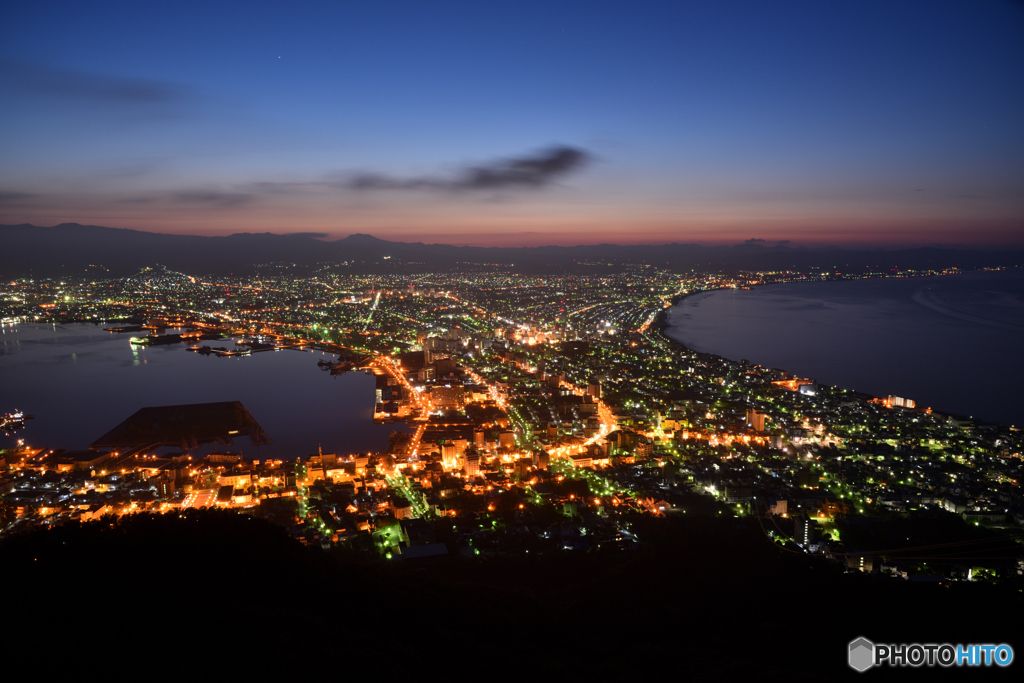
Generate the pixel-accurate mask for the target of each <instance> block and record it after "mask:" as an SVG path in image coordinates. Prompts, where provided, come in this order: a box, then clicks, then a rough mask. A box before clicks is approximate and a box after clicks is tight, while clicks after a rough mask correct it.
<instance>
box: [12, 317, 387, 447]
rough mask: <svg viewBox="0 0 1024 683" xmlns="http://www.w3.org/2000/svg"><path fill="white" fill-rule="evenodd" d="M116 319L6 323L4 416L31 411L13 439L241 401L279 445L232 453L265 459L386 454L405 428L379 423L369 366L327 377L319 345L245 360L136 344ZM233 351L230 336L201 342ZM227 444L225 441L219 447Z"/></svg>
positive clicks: (244, 441)
mask: <svg viewBox="0 0 1024 683" xmlns="http://www.w3.org/2000/svg"><path fill="white" fill-rule="evenodd" d="M110 326H111V325H109V324H107V325H103V324H101V325H99V326H94V325H83V324H74V325H70V324H69V325H63V326H60V325H17V326H15V327H11V326H3V327H0V413H7V412H13V411H14V410H23V411H24V412H25V413H26V414H29V415H34V419H32V420H28V421H27V422H26V427H25V428H24V429H21V430H19V431H17V432H14V433H13V434H12V435H11V436H9V437H5V436H3V434H2V433H0V447H11V446H13V445H14V444H15V442H16V441H17V439H25V441H26V443H28V444H30V445H36V446H43V447H47V448H66V449H68V450H72V449H82V448H87V447H88V446H89V444H91V443H92V442H93V441H95V440H96V439H98V438H99V437H101V436H103V435H104V434H106V433H107V432H108V431H110V430H111V429H113V428H114V427H116V426H117V425H118V424H120V423H121V422H122V421H123V420H125V419H127V418H128V417H129V416H131V415H132V414H133V413H135V411H137V410H139V409H140V408H143V407H147V406H163V405H177V404H183V403H213V402H219V401H240V402H241V403H242V405H244V406H245V407H246V408H247V409H248V410H249V413H250V414H251V415H252V416H253V418H254V419H255V420H256V422H258V423H259V425H260V426H261V427H262V428H263V431H264V432H266V434H267V436H268V437H270V439H272V440H273V441H274V443H273V444H269V445H262V446H259V447H256V446H253V445H252V444H251V443H250V442H249V439H248V438H247V437H242V438H238V439H235V440H234V442H233V443H232V444H231V446H230V447H229V448H228V450H230V451H232V452H239V451H241V452H242V453H244V454H245V455H250V456H252V457H260V458H294V457H296V456H302V457H305V456H307V455H310V454H312V453H316V452H317V448H318V447H321V446H322V447H323V450H324V452H325V453H330V452H336V453H339V454H342V455H345V454H349V453H355V452H361V451H381V450H385V449H386V448H387V446H388V436H389V435H390V434H391V432H392V431H393V430H394V429H400V430H403V431H406V430H405V425H386V424H385V425H379V424H374V422H373V407H374V399H375V393H374V390H375V386H376V385H375V381H374V378H373V377H372V376H368V375H366V374H364V373H363V372H349V373H346V374H344V375H338V376H333V377H332V376H331V374H330V373H329V372H326V371H323V370H320V369H319V367H318V366H317V361H318V360H320V359H325V358H326V359H332V358H334V356H332V355H331V354H325V353H322V352H320V351H315V352H312V351H308V350H306V351H300V350H291V349H288V350H281V351H267V352H261V353H254V354H252V355H250V356H242V357H217V356H213V355H211V356H203V355H200V354H197V353H194V352H191V351H188V350H187V346H189V345H188V344H171V345H168V346H154V347H133V346H132V345H131V344H129V341H128V340H129V339H130V338H131V336H132V335H131V334H123V333H112V332H106V331H104V330H103V327H110ZM202 343H204V344H207V345H209V346H225V347H227V348H234V340H232V339H224V340H219V341H206V342H202ZM221 449H222V450H224V447H223V446H222V447H221Z"/></svg>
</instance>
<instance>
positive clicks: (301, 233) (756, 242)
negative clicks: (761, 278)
mask: <svg viewBox="0 0 1024 683" xmlns="http://www.w3.org/2000/svg"><path fill="white" fill-rule="evenodd" d="M72 226H75V227H82V228H99V229H102V230H119V231H126V232H135V233H145V234H150V235H162V236H167V237H201V238H229V237H244V236H261V235H262V236H272V237H306V238H309V239H313V240H316V241H319V242H323V243H325V244H336V243H338V242H344V241H346V240H349V239H352V238H369V239H370V240H373V241H375V242H382V243H385V244H396V245H401V244H405V245H423V246H446V247H456V248H471V249H574V248H580V247H659V246H686V247H703V248H716V247H718V248H729V247H744V246H747V247H761V248H765V249H791V250H808V251H825V250H844V251H863V250H868V249H877V250H882V251H907V250H914V249H950V250H969V251H1004V250H1007V249H1009V250H1024V245H995V244H965V243H942V242H919V243H900V244H881V243H859V244H855V245H844V244H842V243H822V244H798V243H794V241H793V240H792V239H785V240H770V239H762V238H748V239H746V240H743V241H739V242H733V241H728V242H726V241H723V242H706V241H704V242H702V241H685V242H683V241H678V240H671V241H669V240H666V241H646V242H608V241H601V242H586V243H575V244H553V243H550V244H538V245H533V246H527V245H507V244H506V245H495V244H491V245H487V244H480V243H469V242H462V243H459V242H441V241H424V240H423V239H419V240H416V241H404V240H401V239H386V238H382V237H377V236H376V235H373V234H371V233H368V232H353V233H349V234H348V235H345V236H341V237H335V236H333V235H332V234H331V233H326V232H320V231H308V230H297V231H295V232H270V231H264V232H233V233H226V234H202V233H197V232H162V231H159V230H146V229H141V228H121V227H112V226H107V225H96V224H91V223H78V222H75V221H68V222H63V223H57V224H55V225H49V226H47V225H36V224H34V223H7V224H0V228H38V229H42V230H52V229H56V228H61V227H72ZM428 239H429V238H428Z"/></svg>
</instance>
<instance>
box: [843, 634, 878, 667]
mask: <svg viewBox="0 0 1024 683" xmlns="http://www.w3.org/2000/svg"><path fill="white" fill-rule="evenodd" d="M849 657H850V659H849V662H850V667H851V668H853V669H856V670H857V671H867V670H868V669H870V668H871V666H872V665H873V664H874V663H875V644H874V643H872V642H871V641H870V640H868V639H867V638H863V637H861V638H858V639H857V640H853V641H850V651H849Z"/></svg>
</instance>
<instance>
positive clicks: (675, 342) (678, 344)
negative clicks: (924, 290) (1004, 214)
mask: <svg viewBox="0 0 1024 683" xmlns="http://www.w3.org/2000/svg"><path fill="white" fill-rule="evenodd" d="M986 270H987V269H986ZM993 270H995V269H993ZM998 270H1000V271H1006V272H1012V271H1014V270H1017V269H1015V268H1002V269H998ZM972 272H983V271H959V272H957V273H955V274H964V275H966V274H968V273H972ZM950 274H952V273H950ZM944 275H945V274H944ZM935 276H936V275H923V276H920V277H935ZM854 279H856V280H886V279H890V278H889V277H886V276H883V277H876V278H847V279H843V280H835V282H845V281H849V280H854ZM892 279H903V278H892ZM915 279H916V276H915ZM802 282H806V281H805V280H790V281H785V282H770V283H761V284H758V285H757V287H761V286H764V285H770V284H790V285H793V284H800V283H802ZM815 282H816V283H818V284H821V283H823V282H826V280H819V281H815ZM732 289H734V288H733V287H714V288H709V289H700V290H695V291H689V292H685V293H681V294H677V295H676V296H674V297H672V299H671V300H670V305H669V306H667V307H665V308H663V309H662V310H661V311H659V312H658V313H657V315H656V316H655V318H654V320H652V322H651V325H650V328H649V331H648V334H649V335H650V336H652V337H654V338H655V339H657V340H659V341H660V342H661V343H664V344H665V345H666V346H667V347H668V348H670V349H672V350H676V351H682V352H685V353H689V354H693V355H694V356H696V357H698V358H707V359H721V360H725V361H727V362H729V363H731V364H737V365H738V364H740V363H741V362H742V359H741V358H740V357H739V356H738V355H737V356H736V357H733V356H732V355H730V354H721V353H714V352H710V351H700V350H697V349H695V348H692V347H690V346H688V345H687V344H686V343H685V342H683V341H682V340H681V339H678V338H676V337H674V336H672V335H670V334H669V333H668V330H669V328H670V327H672V323H671V320H670V316H671V314H672V311H673V310H674V309H675V308H676V307H677V306H679V305H680V304H681V303H683V302H684V301H685V300H686V299H687V298H688V297H692V296H695V295H697V294H709V293H713V292H721V291H722V290H732ZM837 353H838V352H837ZM744 355H746V352H744ZM751 357H753V356H751ZM757 365H758V366H763V367H769V366H768V365H763V364H762V363H758V364H757ZM770 367H771V368H772V369H775V370H781V371H782V372H784V373H786V374H787V375H790V376H797V375H794V374H793V372H792V371H790V370H789V369H788V365H787V364H785V363H782V362H780V363H773V364H771V365H770ZM813 374H814V372H813V371H812V372H811V373H810V374H808V373H807V372H806V371H804V374H803V375H801V376H813ZM819 384H820V385H821V386H823V387H831V388H836V389H846V390H848V391H850V392H852V393H854V394H855V395H857V396H860V397H863V398H864V399H866V400H871V399H878V400H882V399H883V398H884V397H885V396H883V394H885V395H889V394H894V395H899V396H906V395H908V393H899V387H897V389H895V390H890V391H884V390H883V392H882V393H878V391H877V388H876V391H874V392H871V391H861V390H856V389H853V388H852V387H851V386H850V385H849V383H848V382H843V381H830V382H819ZM876 384H877V382H876ZM900 386H904V385H902V384H901V385H900ZM906 392H909V393H910V395H911V396H913V395H915V393H919V392H916V391H915V390H913V389H907V390H906ZM947 399H948V397H947ZM931 400H934V397H933V399H931ZM926 403H930V400H928V401H921V400H918V404H919V406H918V407H915V408H913V409H912V410H916V411H919V412H925V411H926V410H932V411H933V412H935V413H937V414H941V415H945V416H948V417H950V418H952V419H954V420H957V421H961V422H972V423H977V424H984V425H994V426H1001V427H1011V428H1012V427H1013V426H1014V425H1018V424H1019V423H1018V422H1017V421H1016V420H1015V419H1013V417H1012V416H1011V417H1010V418H1005V417H1004V419H992V418H986V417H979V416H978V415H977V414H970V413H969V412H968V411H971V412H977V410H979V409H981V410H982V412H984V409H983V408H980V407H976V408H973V407H968V408H965V407H964V406H960V407H959V409H956V410H947V409H943V408H941V405H942V403H941V402H937V403H938V405H939V406H940V407H938V408H936V407H935V406H934V405H931V406H930V407H928V408H926V407H925V404H926Z"/></svg>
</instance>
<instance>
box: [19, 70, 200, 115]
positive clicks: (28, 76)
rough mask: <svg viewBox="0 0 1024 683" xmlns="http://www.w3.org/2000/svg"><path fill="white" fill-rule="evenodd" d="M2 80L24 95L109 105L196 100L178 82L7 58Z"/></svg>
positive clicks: (187, 89) (189, 90) (166, 103)
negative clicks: (79, 69)
mask: <svg viewBox="0 0 1024 683" xmlns="http://www.w3.org/2000/svg"><path fill="white" fill-rule="evenodd" d="M0 82H5V83H6V84H7V85H8V87H10V88H11V89H12V90H15V91H17V92H20V93H21V94H24V95H35V96H39V97H46V98H55V99H64V100H73V101H91V102H99V103H107V104H123V105H172V104H184V103H188V102H193V101H195V100H196V99H197V96H196V94H195V93H194V92H192V90H191V89H189V88H187V87H185V86H182V85H178V84H176V83H168V82H165V81H158V80H149V79H139V78H123V77H119V76H108V75H105V74H96V73H89V72H85V71H77V70H74V69H58V68H54V67H48V66H42V65H38V64H25V63H22V62H14V61H8V60H2V61H0Z"/></svg>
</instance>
